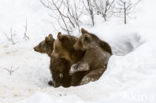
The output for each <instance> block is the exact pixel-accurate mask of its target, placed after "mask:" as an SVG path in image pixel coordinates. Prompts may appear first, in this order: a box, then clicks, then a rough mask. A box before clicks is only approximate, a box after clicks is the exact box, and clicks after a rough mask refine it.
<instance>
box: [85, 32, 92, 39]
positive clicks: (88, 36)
mask: <svg viewBox="0 0 156 103" xmlns="http://www.w3.org/2000/svg"><path fill="white" fill-rule="evenodd" d="M83 37H84V40H86V41H91V39H92V38H91V36H90V35H89V34H88V33H85V34H83Z"/></svg>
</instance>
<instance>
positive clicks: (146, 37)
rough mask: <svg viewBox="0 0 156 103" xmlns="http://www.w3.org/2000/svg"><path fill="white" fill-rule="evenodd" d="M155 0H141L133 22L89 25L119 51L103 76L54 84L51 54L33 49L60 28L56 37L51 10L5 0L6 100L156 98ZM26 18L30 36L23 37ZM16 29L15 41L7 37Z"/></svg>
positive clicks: (148, 101)
mask: <svg viewBox="0 0 156 103" xmlns="http://www.w3.org/2000/svg"><path fill="white" fill-rule="evenodd" d="M149 1H150V2H149ZM149 1H145V0H143V1H141V3H140V4H139V5H138V8H139V9H138V12H137V14H136V15H137V18H136V19H130V20H129V23H128V24H127V25H123V24H122V23H121V22H118V21H116V19H115V20H112V21H110V22H108V23H101V22H100V21H99V22H98V23H97V24H96V25H95V27H94V28H91V27H85V28H86V29H87V30H89V31H90V32H93V33H95V34H97V36H98V37H100V39H102V40H105V41H107V42H108V43H109V44H110V45H111V46H112V49H113V53H114V55H113V56H112V57H111V58H110V60H109V64H108V68H107V70H106V72H105V73H104V74H103V76H102V77H101V78H100V79H99V80H98V81H96V82H93V83H89V84H87V85H84V86H79V87H70V88H63V87H59V88H53V87H50V86H49V85H48V84H47V83H48V81H49V80H51V75H50V71H49V69H48V68H49V57H48V56H47V55H43V54H39V53H36V52H34V51H33V47H34V46H35V45H37V43H39V42H40V41H41V40H43V39H44V37H45V36H46V35H48V33H51V32H52V33H53V32H54V36H55V37H56V34H55V31H54V29H53V28H52V26H51V24H50V23H48V21H50V18H49V16H48V12H49V11H48V10H47V9H45V8H43V7H42V5H41V3H40V2H39V0H33V1H31V0H27V1H25V0H14V1H10V0H1V1H0V8H1V9H0V15H1V16H0V22H1V24H3V25H0V35H1V38H0V75H1V78H0V103H53V102H55V103H66V102H67V103H72V102H75V103H80V102H81V103H84V102H85V103H87V102H88V103H92V102H93V103H104V102H106V103H125V102H126V103H155V102H156V85H155V82H156V54H155V53H156V45H155V44H156V31H155V25H156V21H155V17H156V14H154V12H153V10H155V5H154V4H155V3H156V1H155V0H149ZM41 14H42V15H41ZM26 18H27V20H28V34H29V36H30V40H28V41H25V40H23V39H22V37H23V32H24V25H25V20H26ZM130 21H131V22H130ZM10 28H13V29H14V30H15V31H16V33H17V36H16V37H17V38H16V44H15V45H12V44H11V43H10V42H9V41H7V39H6V38H5V36H4V33H9V30H10ZM11 71H13V72H11ZM10 72H11V74H10Z"/></svg>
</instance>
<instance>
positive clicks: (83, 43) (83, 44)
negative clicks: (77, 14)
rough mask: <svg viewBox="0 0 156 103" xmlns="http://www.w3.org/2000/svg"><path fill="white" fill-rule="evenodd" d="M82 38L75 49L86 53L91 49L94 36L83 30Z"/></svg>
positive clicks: (75, 45)
mask: <svg viewBox="0 0 156 103" xmlns="http://www.w3.org/2000/svg"><path fill="white" fill-rule="evenodd" d="M81 33H82V34H81V36H80V37H79V39H78V40H77V42H76V43H75V44H74V49H76V50H82V51H85V50H87V49H89V48H90V46H91V43H92V42H93V40H92V36H91V35H90V33H88V31H86V30H85V29H83V28H82V29H81Z"/></svg>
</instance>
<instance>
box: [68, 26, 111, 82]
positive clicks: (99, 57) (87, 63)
mask: <svg viewBox="0 0 156 103" xmlns="http://www.w3.org/2000/svg"><path fill="white" fill-rule="evenodd" d="M81 32H82V35H81V36H80V38H79V39H78V40H77V42H76V43H75V45H74V48H75V49H76V50H81V51H85V54H84V57H83V58H82V59H81V60H80V61H79V62H78V63H76V64H74V65H73V66H72V67H71V69H70V74H73V73H75V72H80V71H87V74H86V75H85V76H84V77H83V79H82V81H81V84H80V85H83V84H86V83H88V82H90V81H96V80H98V79H99V78H100V77H101V75H102V74H103V72H104V71H105V70H106V68H107V64H108V60H109V58H110V56H111V55H112V51H111V47H110V46H109V45H108V44H107V43H106V42H104V41H102V40H100V39H99V38H98V37H97V36H96V35H94V34H92V33H89V32H88V31H86V30H84V29H83V28H82V29H81Z"/></svg>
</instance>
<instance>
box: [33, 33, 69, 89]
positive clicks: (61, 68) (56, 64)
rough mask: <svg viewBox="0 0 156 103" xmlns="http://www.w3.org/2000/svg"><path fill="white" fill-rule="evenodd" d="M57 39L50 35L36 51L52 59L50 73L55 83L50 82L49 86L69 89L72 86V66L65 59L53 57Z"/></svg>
mask: <svg viewBox="0 0 156 103" xmlns="http://www.w3.org/2000/svg"><path fill="white" fill-rule="evenodd" d="M54 41H55V39H54V38H53V36H52V34H49V35H48V36H47V37H46V38H45V40H43V41H41V42H40V43H39V44H38V45H37V46H35V47H34V50H35V51H36V52H39V53H46V54H47V55H48V56H49V57H50V72H51V74H52V79H53V81H49V83H48V84H49V85H52V86H53V87H59V86H61V85H62V86H63V87H69V86H71V76H70V75H69V69H70V65H69V62H68V61H66V60H65V59H59V58H55V57H52V56H51V53H52V51H53V44H54Z"/></svg>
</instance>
